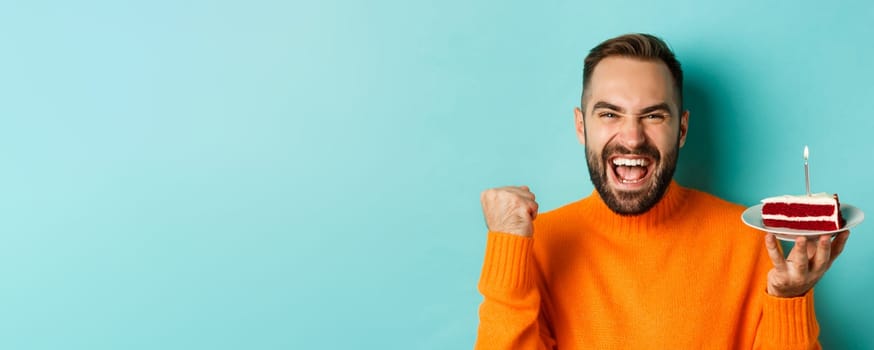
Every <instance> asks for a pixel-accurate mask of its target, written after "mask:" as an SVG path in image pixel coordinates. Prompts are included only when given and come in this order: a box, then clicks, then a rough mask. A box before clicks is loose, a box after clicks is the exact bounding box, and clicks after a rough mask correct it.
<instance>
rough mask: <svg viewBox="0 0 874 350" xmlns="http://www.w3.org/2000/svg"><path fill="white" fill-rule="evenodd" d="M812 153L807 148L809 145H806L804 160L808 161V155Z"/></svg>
mask: <svg viewBox="0 0 874 350" xmlns="http://www.w3.org/2000/svg"><path fill="white" fill-rule="evenodd" d="M809 155H810V152H809V151H808V150H807V145H804V161H805V162H806V161H807V157H808V156H809Z"/></svg>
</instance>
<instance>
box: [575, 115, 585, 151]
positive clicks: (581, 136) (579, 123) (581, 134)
mask: <svg viewBox="0 0 874 350" xmlns="http://www.w3.org/2000/svg"><path fill="white" fill-rule="evenodd" d="M574 129H575V130H576V131H577V140H580V144H581V145H585V144H586V124H584V123H583V111H581V110H580V107H576V108H574Z"/></svg>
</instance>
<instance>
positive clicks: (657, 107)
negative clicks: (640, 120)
mask: <svg viewBox="0 0 874 350" xmlns="http://www.w3.org/2000/svg"><path fill="white" fill-rule="evenodd" d="M655 111H665V112H668V113H671V107H670V106H668V104H667V103H664V102H662V103H659V104H657V105H653V106H649V107H646V108H644V109H641V110H640V114H647V113H652V112H655Z"/></svg>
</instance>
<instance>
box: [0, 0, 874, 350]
mask: <svg viewBox="0 0 874 350" xmlns="http://www.w3.org/2000/svg"><path fill="white" fill-rule="evenodd" d="M871 18H874V5H872V4H871V3H870V2H865V1H847V2H825V1H807V2H788V1H784V2H777V1H752V0H742V1H722V2H718V3H717V2H714V3H712V4H702V3H701V2H700V1H683V0H668V1H631V0H625V1H604V2H583V1H544V2H541V3H539V4H535V3H533V2H532V3H528V4H525V3H521V2H520V3H512V2H505V1H473V2H472V1H455V0H450V1H426V2H422V1H344V2H337V1H311V2H294V1H293V2H284V1H179V2H177V1H130V2H117V1H79V2H65V1H56V2H49V1H3V2H2V3H0V162H2V163H0V165H2V171H0V209H2V212H0V315H2V316H0V348H3V349H465V348H470V347H472V345H473V341H474V338H475V335H476V327H477V307H478V305H479V303H480V301H481V296H480V295H479V294H478V292H477V290H476V284H477V280H478V278H479V272H480V268H481V264H482V258H483V252H484V244H485V235H486V229H485V226H484V223H483V219H482V214H481V212H480V207H479V193H480V191H482V190H483V189H485V188H488V187H495V186H502V185H521V184H527V185H529V186H530V187H531V188H532V189H533V191H534V192H535V193H536V194H537V197H538V200H539V202H540V207H541V209H542V210H544V211H545V210H551V209H554V208H556V207H558V206H560V205H563V204H565V203H568V202H571V201H575V200H577V199H579V198H582V197H584V196H586V195H588V194H590V193H591V191H592V185H591V183H590V182H589V179H588V173H587V171H586V165H585V156H584V150H583V147H582V146H581V145H579V144H578V143H577V140H576V137H575V135H574V131H573V113H572V111H573V108H574V106H576V105H578V104H579V94H580V84H581V76H582V61H583V58H584V57H585V55H586V53H587V51H588V50H589V49H590V48H591V47H593V46H594V45H596V44H597V43H599V42H601V41H602V40H604V39H606V38H609V37H612V36H616V35H619V34H624V33H629V32H649V33H654V34H656V35H658V36H661V37H662V38H664V39H665V40H666V41H667V42H668V43H669V44H670V45H671V47H672V48H673V49H674V50H675V52H676V54H677V55H678V57H679V59H680V61H681V62H682V64H683V67H684V68H685V72H686V77H687V80H686V91H685V94H686V101H687V106H686V107H688V108H689V109H690V110H691V113H692V117H691V125H690V131H689V138H688V142H687V144H686V147H685V148H683V150H682V151H681V159H680V165H679V169H678V174H677V179H678V181H679V182H680V183H681V184H684V185H687V186H691V187H694V188H698V189H703V190H706V191H709V192H712V193H715V194H717V195H719V196H721V197H723V198H726V199H728V200H731V201H733V202H736V203H740V204H743V205H746V206H750V205H754V204H756V203H757V202H758V200H759V199H761V198H763V197H767V196H772V195H778V194H787V193H794V194H800V193H803V192H804V175H803V174H804V173H803V167H802V157H801V156H802V149H803V146H804V145H809V146H810V153H811V155H810V176H811V181H812V189H813V191H815V192H837V193H839V194H840V197H841V200H842V201H843V202H845V203H849V204H853V205H855V206H857V207H860V208H861V209H862V210H864V211H867V212H868V213H869V215H874V200H872V198H874V186H872V184H871V171H872V165H871V162H872V155H871V150H872V146H874V142H872V137H874V136H872V132H874V118H872V111H874V102H872V101H874V87H872V81H874V68H872V67H874V66H872V64H871V62H872V60H871V57H874V44H872V43H874V40H872V37H874V25H872V24H871ZM738 220H740V218H738ZM871 220H872V219H869V220H868V222H864V223H862V225H861V226H859V227H858V228H857V229H855V230H853V231H852V235H851V236H850V240H849V242H848V246H847V248H846V250H845V252H844V253H843V255H842V256H841V257H840V258H839V259H838V261H837V262H836V263H835V265H834V266H833V267H832V269H831V270H830V271H829V272H828V274H826V276H825V278H824V279H823V280H822V281H821V282H820V283H819V285H818V287H817V288H816V298H817V304H816V306H817V313H818V317H819V322H820V324H821V325H822V337H821V339H822V342H823V344H824V345H825V346H826V348H834V349H851V348H858V349H871V348H874V337H872V333H871V329H872V327H871V324H872V322H874V298H871V291H872V289H874V266H872V263H874V222H872V221H871ZM668 244H669V243H668ZM728 263H730V262H728ZM726 278H727V279H729V278H733V277H732V276H726ZM677 297H678V298H682V297H683V296H682V295H678V296H677ZM592 317H597V315H592Z"/></svg>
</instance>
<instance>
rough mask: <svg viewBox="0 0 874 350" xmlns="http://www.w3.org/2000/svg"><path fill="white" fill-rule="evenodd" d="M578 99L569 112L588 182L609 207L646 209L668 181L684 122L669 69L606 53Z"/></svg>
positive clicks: (630, 210)
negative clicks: (581, 147) (579, 105)
mask: <svg viewBox="0 0 874 350" xmlns="http://www.w3.org/2000/svg"><path fill="white" fill-rule="evenodd" d="M583 104H584V108H585V109H586V111H585V113H583V112H582V111H581V110H580V109H579V108H577V109H576V110H575V111H574V114H575V117H576V120H575V121H576V129H577V137H578V138H579V140H580V143H583V144H584V145H585V146H586V161H587V163H588V165H589V174H590V176H591V178H592V183H593V184H594V185H595V188H596V189H597V190H598V193H599V194H600V195H601V198H603V199H604V202H605V203H606V204H607V205H608V206H609V207H610V208H611V209H612V210H613V211H614V212H616V213H619V214H623V215H636V214H641V213H644V212H646V211H647V210H649V209H650V208H652V206H654V205H655V204H656V203H657V202H658V201H659V199H661V196H662V195H663V194H664V192H665V190H666V189H667V187H668V185H670V182H671V178H672V177H673V174H674V169H675V168H676V166H677V156H678V151H679V148H680V147H682V146H683V144H684V143H685V141H686V131H687V130H688V125H689V124H688V123H689V113H688V111H686V112H683V113H682V114H680V106H679V105H678V103H677V98H676V96H675V92H674V85H673V78H672V76H671V73H670V71H669V70H668V68H667V66H666V65H665V64H664V63H662V62H661V61H642V60H638V59H633V58H626V57H608V58H605V59H603V60H602V61H601V62H600V63H598V65H597V66H596V67H595V69H594V71H593V72H592V75H591V77H590V80H589V85H588V86H587V87H586V95H585V96H584V97H583ZM584 118H585V120H584Z"/></svg>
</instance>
